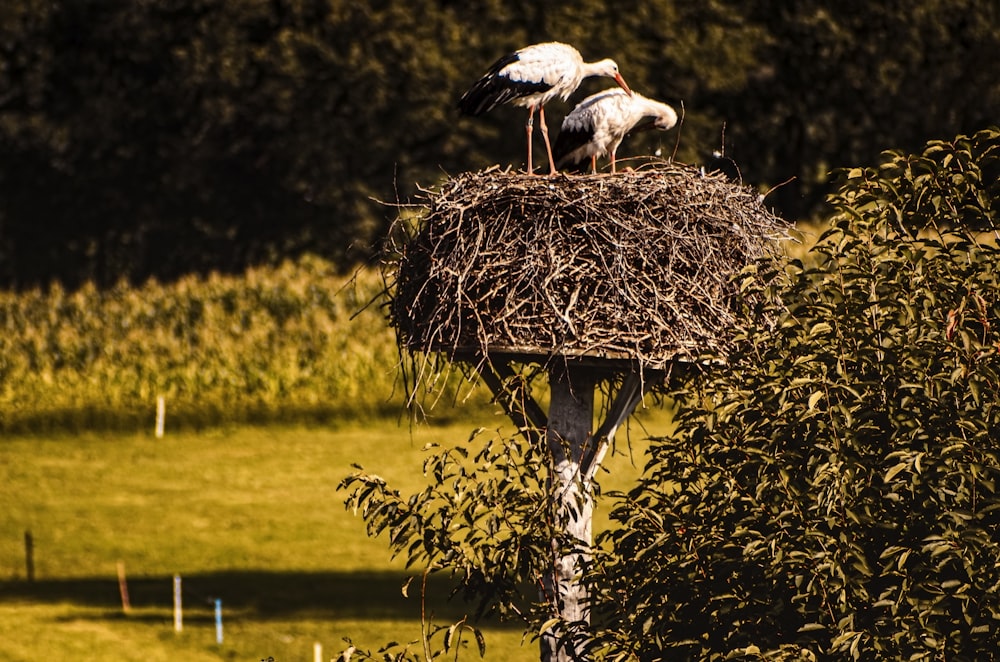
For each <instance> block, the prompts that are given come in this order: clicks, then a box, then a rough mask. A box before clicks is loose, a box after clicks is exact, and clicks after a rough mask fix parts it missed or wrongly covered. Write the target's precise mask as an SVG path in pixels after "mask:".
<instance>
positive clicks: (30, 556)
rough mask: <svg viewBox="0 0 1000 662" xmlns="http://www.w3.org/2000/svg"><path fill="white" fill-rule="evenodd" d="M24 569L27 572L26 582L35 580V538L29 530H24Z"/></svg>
mask: <svg viewBox="0 0 1000 662" xmlns="http://www.w3.org/2000/svg"><path fill="white" fill-rule="evenodd" d="M24 569H25V572H27V573H28V582H33V581H35V539H34V538H32V537H31V531H25V532H24Z"/></svg>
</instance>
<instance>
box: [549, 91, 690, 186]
mask: <svg viewBox="0 0 1000 662" xmlns="http://www.w3.org/2000/svg"><path fill="white" fill-rule="evenodd" d="M675 124H677V113H676V112H675V111H674V109H673V108H671V107H670V106H668V105H667V104H665V103H660V102H659V101H653V100H652V99H647V98H646V97H644V96H642V95H641V94H638V93H633V94H624V93H622V91H621V90H619V89H618V88H611V89H608V90H604V91H603V92H598V93H597V94H592V95H590V96H589V97H587V98H586V99H584V100H583V101H581V102H580V103H579V104H577V106H576V108H574V109H573V110H572V111H571V112H570V114H569V115H567V116H566V118H565V119H564V120H563V123H562V129H561V130H560V131H559V136H558V137H557V138H556V146H555V150H554V152H555V159H556V166H557V167H559V168H562V167H566V166H573V167H577V168H579V166H580V164H582V163H583V162H584V161H586V160H587V159H590V170H591V172H597V157H599V156H606V155H609V154H610V156H611V172H615V155H616V153H617V152H618V146H619V145H621V143H622V140H624V139H625V136H627V135H628V134H630V133H632V132H634V131H641V130H643V129H659V130H661V131H666V130H667V129H670V128H671V127H673V126H674V125H675Z"/></svg>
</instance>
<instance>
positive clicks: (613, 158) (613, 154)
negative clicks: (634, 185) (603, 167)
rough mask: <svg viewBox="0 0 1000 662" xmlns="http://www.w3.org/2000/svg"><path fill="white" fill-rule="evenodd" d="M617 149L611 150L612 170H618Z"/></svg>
mask: <svg viewBox="0 0 1000 662" xmlns="http://www.w3.org/2000/svg"><path fill="white" fill-rule="evenodd" d="M615 151H616V150H611V172H616V171H615Z"/></svg>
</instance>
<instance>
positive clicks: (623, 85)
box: [615, 74, 632, 96]
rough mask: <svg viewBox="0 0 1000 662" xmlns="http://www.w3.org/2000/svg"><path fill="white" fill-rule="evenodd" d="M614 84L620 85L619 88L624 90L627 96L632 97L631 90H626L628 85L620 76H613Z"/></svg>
mask: <svg viewBox="0 0 1000 662" xmlns="http://www.w3.org/2000/svg"><path fill="white" fill-rule="evenodd" d="M615 82H616V83H618V84H619V85H621V88H622V89H623V90H625V91H626V92H627V93H628V95H629V96H632V90H630V89H629V88H628V83H626V82H625V79H624V78H622V75H621V74H615Z"/></svg>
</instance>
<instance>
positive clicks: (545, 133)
mask: <svg viewBox="0 0 1000 662" xmlns="http://www.w3.org/2000/svg"><path fill="white" fill-rule="evenodd" d="M538 121H539V122H540V123H541V125H542V127H541V128H542V138H543V139H544V140H545V151H546V152H547V153H548V155H549V174H550V175H554V174H556V162H555V159H553V158H552V145H550V144H549V127H548V125H547V124H546V123H545V106H539V107H538Z"/></svg>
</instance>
